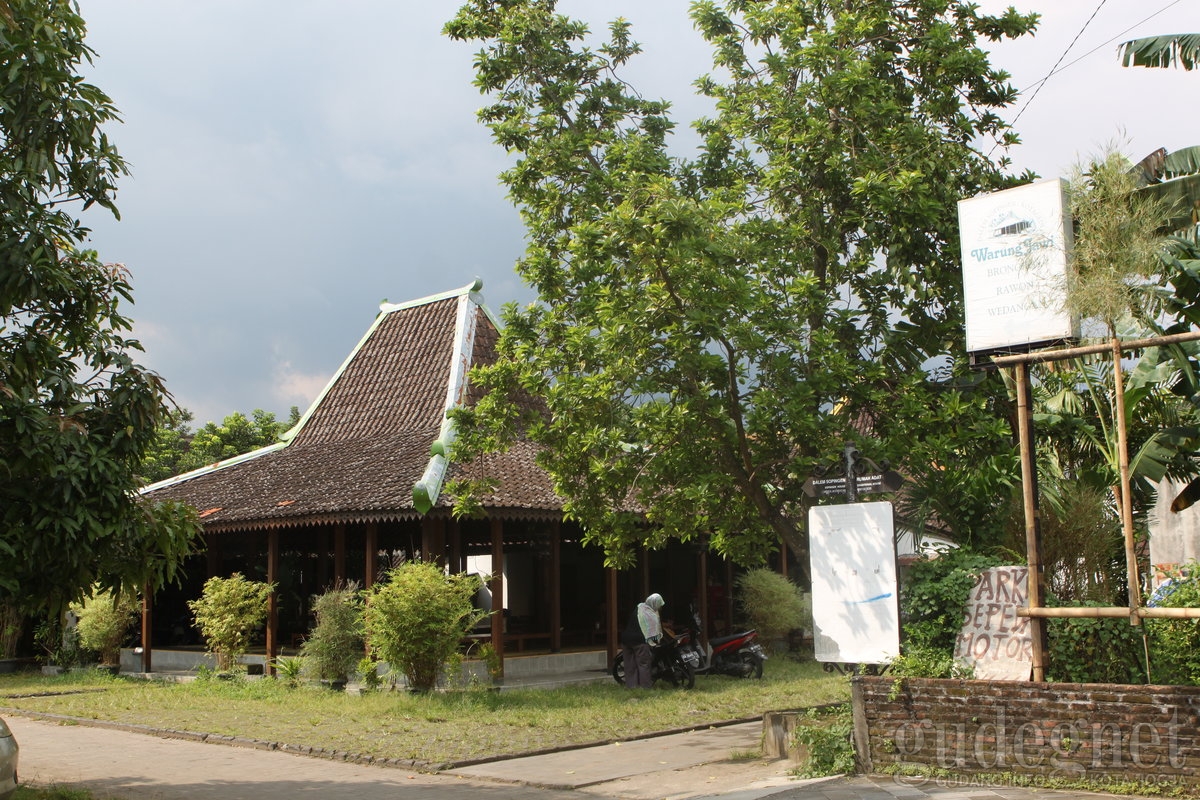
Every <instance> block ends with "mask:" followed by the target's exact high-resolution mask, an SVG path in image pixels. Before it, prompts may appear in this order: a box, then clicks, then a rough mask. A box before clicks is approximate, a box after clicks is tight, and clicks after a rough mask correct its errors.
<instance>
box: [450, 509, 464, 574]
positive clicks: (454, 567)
mask: <svg viewBox="0 0 1200 800" xmlns="http://www.w3.org/2000/svg"><path fill="white" fill-rule="evenodd" d="M446 553H447V557H448V558H449V561H450V571H451V572H452V573H455V574H457V573H459V572H462V571H463V570H464V569H466V559H464V558H463V547H462V527H461V526H460V525H459V524H458V520H454V519H452V520H450V521H449V522H447V523H446Z"/></svg>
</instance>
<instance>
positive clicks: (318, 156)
mask: <svg viewBox="0 0 1200 800" xmlns="http://www.w3.org/2000/svg"><path fill="white" fill-rule="evenodd" d="M1008 4H1009V3H1007V2H995V1H994V0H983V2H982V5H983V7H984V9H985V10H988V11H997V10H999V9H1001V8H1003V7H1005V6H1007V5H1008ZM80 6H81V8H82V11H83V15H84V17H85V18H86V19H87V21H88V29H89V38H88V41H89V43H90V44H91V46H92V47H93V48H94V49H95V50H96V51H97V52H98V59H97V62H96V65H95V67H94V68H93V69H92V70H91V71H90V73H89V77H90V78H91V80H92V81H93V82H95V83H96V84H97V85H99V86H100V87H101V88H102V89H103V90H104V91H106V92H107V93H108V94H109V95H110V96H111V97H112V98H113V100H114V102H115V103H116V105H117V107H118V108H119V109H120V110H121V113H122V117H123V119H124V123H123V124H122V125H119V126H116V127H114V128H113V129H112V130H110V135H111V137H112V138H113V139H114V141H115V142H116V144H117V146H118V148H119V149H120V151H121V153H122V154H123V155H124V156H125V158H126V159H127V160H128V161H129V163H130V165H131V167H132V171H133V175H132V177H129V178H127V179H125V180H124V181H123V183H122V184H121V187H120V191H119V194H118V197H117V202H118V205H119V207H120V209H121V214H122V219H121V221H120V222H115V221H113V220H111V219H109V218H105V217H104V216H101V215H92V214H91V213H90V212H89V216H87V217H86V218H85V219H86V221H87V223H88V224H89V225H91V227H92V228H93V230H94V234H93V238H92V244H93V246H94V247H95V248H96V249H97V250H99V252H100V256H101V258H102V259H103V260H105V261H115V262H122V263H124V264H125V265H126V266H127V267H129V269H130V270H131V271H132V274H133V287H134V296H135V299H136V305H135V306H134V308H133V309H132V316H133V318H134V319H135V320H136V331H135V333H136V335H137V336H138V337H139V338H140V339H141V340H142V343H143V344H144V345H145V347H146V350H147V353H146V355H145V358H144V361H145V363H147V364H148V365H149V366H151V367H152V368H154V369H155V370H157V371H158V372H159V373H160V374H162V375H163V376H164V378H165V379H166V382H167V385H168V387H169V389H170V390H171V391H172V393H173V394H174V396H175V399H176V401H177V402H178V403H179V404H180V405H182V406H184V407H185V408H188V409H191V410H192V411H193V412H194V413H195V414H196V417H197V424H203V423H204V422H206V421H208V420H216V421H219V420H220V419H221V418H223V417H224V416H225V415H226V414H229V413H231V412H233V411H243V412H247V413H248V412H250V411H251V410H253V409H255V408H263V409H266V410H269V411H274V412H275V413H277V414H279V415H280V416H284V415H286V413H287V410H288V408H289V407H290V406H292V405H297V406H300V407H301V410H303V409H304V408H305V407H307V405H308V404H309V403H310V402H311V401H312V399H313V398H314V397H315V396H316V394H317V392H318V391H319V390H320V389H321V387H323V386H324V384H325V383H326V381H328V379H329V378H330V376H331V375H332V374H333V372H334V371H335V370H336V369H337V367H338V366H339V365H340V364H341V362H342V360H343V359H344V358H345V356H346V355H347V354H348V353H349V352H350V350H351V348H352V347H354V345H355V344H356V343H357V342H358V340H359V338H360V337H361V336H362V334H363V333H364V332H365V331H366V329H367V327H368V326H369V325H370V323H371V321H372V320H373V318H374V316H375V313H376V311H377V310H378V304H379V302H380V301H381V300H383V299H385V298H386V299H387V300H389V301H391V302H399V301H404V300H409V299H415V298H419V297H424V296H427V295H430V294H435V293H439V292H443V291H446V290H449V289H455V288H458V287H461V286H463V285H465V284H468V283H470V282H471V281H472V280H474V279H475V278H476V277H480V278H482V279H483V281H484V289H483V294H484V297H485V298H486V299H487V302H488V305H489V306H490V307H492V308H493V309H494V310H497V311H498V310H499V308H500V306H501V305H503V304H504V303H506V302H510V301H514V300H515V301H519V302H527V301H529V300H531V299H532V297H533V295H532V292H531V291H530V290H529V289H528V288H526V287H523V286H522V285H521V283H520V281H519V280H518V279H517V277H516V275H515V273H514V271H513V263H514V262H515V260H516V259H517V257H518V256H519V255H520V253H521V250H522V230H521V227H520V224H519V220H518V218H517V214H516V211H515V210H514V209H513V208H512V207H511V206H510V205H509V203H508V202H507V200H506V199H505V196H504V191H503V189H502V188H501V187H500V185H499V182H498V180H497V177H496V176H497V174H498V173H499V172H500V171H501V170H502V169H503V168H504V165H505V157H504V155H503V153H501V152H500V151H499V149H498V148H497V147H495V146H494V145H493V144H492V143H491V141H490V138H489V134H488V132H487V131H486V129H484V128H483V127H482V126H481V125H479V124H478V123H477V122H476V120H475V111H476V109H478V108H479V107H480V106H481V105H482V104H483V101H482V99H481V97H480V96H479V95H478V93H477V92H476V90H475V89H474V88H473V87H472V85H471V79H472V70H471V62H472V56H473V53H474V50H475V48H474V47H473V46H471V45H464V44H460V43H456V42H452V41H450V40H449V39H447V38H445V37H443V36H442V35H441V34H440V31H441V27H442V25H443V24H444V23H445V21H446V20H447V19H449V18H450V17H452V16H453V14H454V12H455V10H456V8H457V6H458V3H457V2H454V1H453V0H426V1H425V2H420V3H417V2H396V0H345V2H338V3H334V2H331V1H330V0H252V1H250V2H247V0H236V1H235V0H199V1H197V0H80ZM687 6H688V3H687V0H591V1H590V2H589V1H588V0H574V2H568V3H564V4H563V5H562V6H561V7H562V8H563V9H564V10H566V11H568V12H570V13H572V14H575V15H580V16H583V17H585V18H586V19H589V20H591V21H593V22H594V23H597V26H596V27H602V24H603V23H604V22H605V21H607V20H608V19H609V18H611V17H615V16H618V15H622V16H625V17H626V18H628V19H629V20H630V21H631V22H632V23H633V26H634V35H635V38H637V39H638V40H639V41H640V42H642V44H643V46H644V48H645V50H646V53H645V54H644V55H643V56H641V57H640V58H639V60H638V63H637V64H636V69H635V70H634V71H633V73H632V76H633V82H634V83H635V85H637V87H638V88H639V89H640V90H641V91H642V93H643V94H645V95H647V96H661V97H667V98H668V99H671V100H672V101H673V102H674V104H675V108H676V112H677V117H676V121H677V122H678V123H680V127H681V128H683V129H685V130H686V127H687V123H688V122H690V120H691V119H692V118H693V117H694V116H696V115H697V114H698V113H702V112H703V109H704V106H703V104H702V103H700V102H699V101H697V100H696V99H694V98H693V97H692V94H691V88H690V82H691V79H692V78H693V77H695V76H696V75H697V74H700V73H702V72H703V71H705V70H706V69H707V67H708V64H709V61H708V54H707V51H706V50H705V48H704V46H703V43H702V42H700V41H699V37H698V36H697V35H696V34H695V32H694V31H693V30H692V28H691V24H690V21H689V20H688V18H687ZM1017 6H1018V8H1020V9H1022V10H1035V11H1040V12H1041V13H1042V14H1043V20H1042V24H1041V30H1040V32H1039V33H1038V35H1037V36H1036V37H1034V38H1032V39H1027V40H1025V41H1021V42H1017V43H1010V44H1006V45H1004V46H1003V47H1000V48H997V49H996V51H995V54H994V60H995V62H996V63H998V64H1000V65H1002V66H1003V67H1004V68H1005V69H1007V70H1008V71H1009V72H1010V73H1012V75H1013V83H1014V84H1015V85H1016V86H1018V87H1019V88H1022V89H1026V90H1027V91H1026V92H1025V94H1024V97H1023V98H1022V100H1021V101H1020V102H1019V103H1018V106H1017V109H1022V110H1021V116H1020V118H1019V120H1018V121H1017V129H1018V131H1019V133H1020V134H1021V136H1022V138H1023V140H1024V144H1023V145H1021V146H1020V147H1018V148H1016V149H1015V150H1014V151H1013V152H1012V154H1011V155H1012V157H1013V159H1014V162H1015V165H1014V166H1015V168H1016V169H1018V170H1019V169H1025V168H1028V169H1032V170H1034V171H1036V172H1038V173H1039V174H1041V175H1042V176H1044V177H1052V176H1055V175H1059V174H1065V173H1066V172H1067V171H1069V169H1070V167H1071V165H1072V164H1074V163H1075V162H1077V161H1078V160H1079V159H1080V158H1081V157H1083V156H1086V155H1087V154H1089V153H1094V152H1096V151H1098V150H1100V149H1102V148H1103V147H1104V146H1105V145H1106V144H1108V143H1111V142H1118V143H1120V144H1121V149H1122V150H1124V151H1125V152H1126V153H1127V154H1128V155H1131V156H1133V157H1134V158H1139V159H1140V158H1141V157H1142V156H1144V155H1146V154H1147V153H1149V152H1150V151H1152V150H1154V149H1155V148H1157V147H1166V148H1167V149H1168V150H1176V149H1179V148H1182V147H1186V146H1190V145H1193V144H1200V133H1198V132H1197V131H1200V124H1198V122H1200V105H1198V104H1197V103H1196V102H1195V98H1196V96H1197V90H1200V72H1191V73H1188V72H1183V71H1176V70H1144V69H1136V70H1134V69H1122V68H1121V67H1120V66H1119V62H1118V59H1117V57H1116V47H1117V44H1118V43H1119V42H1120V41H1123V40H1124V39H1127V38H1133V37H1135V36H1148V35H1153V34H1158V33H1184V32H1194V31H1196V30H1200V19H1198V17H1200V14H1198V13H1197V12H1196V10H1195V7H1194V0H1182V1H1181V0H1137V1H1136V2H1135V0H1107V1H1106V2H1105V1H1103V0H1033V2H1031V3H1017ZM1097 6H1099V10H1098V11H1097ZM1093 12H1095V16H1094V18H1093V19H1092V20H1091V22H1090V24H1088V26H1087V28H1086V30H1085V31H1084V33H1083V34H1082V35H1081V36H1079V38H1078V41H1077V42H1075V44H1074V46H1073V47H1071V49H1070V51H1069V52H1067V55H1066V57H1065V58H1064V59H1063V60H1062V67H1060V69H1061V72H1060V73H1058V74H1057V75H1054V76H1053V77H1051V78H1049V80H1047V81H1046V82H1045V83H1044V85H1042V86H1041V89H1040V91H1039V92H1038V94H1037V95H1036V97H1033V99H1032V102H1029V104H1028V105H1027V106H1025V105H1024V104H1025V102H1026V101H1027V100H1029V98H1030V96H1031V95H1032V93H1033V91H1035V90H1036V89H1037V86H1038V82H1039V81H1041V80H1042V79H1043V78H1045V77H1046V76H1047V75H1048V74H1049V73H1050V71H1051V69H1052V68H1053V66H1054V64H1055V63H1056V62H1057V61H1058V60H1059V58H1060V57H1061V56H1063V53H1064V51H1066V48H1067V47H1068V45H1070V44H1071V42H1072V40H1073V39H1075V37H1076V36H1077V34H1079V32H1080V30H1081V29H1083V28H1084V26H1085V23H1088V20H1089V17H1092V15H1093ZM1077 59H1078V60H1077ZM1016 113H1017V111H1016V110H1014V111H1013V112H1012V114H1011V115H1010V119H1011V117H1012V115H1015V114H1016Z"/></svg>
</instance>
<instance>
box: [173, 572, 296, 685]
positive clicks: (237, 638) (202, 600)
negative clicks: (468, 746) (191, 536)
mask: <svg viewBox="0 0 1200 800" xmlns="http://www.w3.org/2000/svg"><path fill="white" fill-rule="evenodd" d="M274 590H275V587H274V586H272V585H271V584H269V583H262V582H259V581H251V580H246V578H244V577H243V576H242V575H241V573H237V572H235V573H234V574H233V575H232V576H231V577H228V578H209V579H208V580H207V581H205V582H204V591H203V592H202V593H201V595H200V597H199V598H197V599H196V600H189V601H188V608H190V609H191V610H192V615H193V616H194V617H195V619H196V627H197V628H199V629H200V635H201V636H202V637H204V643H205V645H206V646H207V647H208V652H209V653H211V654H213V655H214V656H216V659H217V671H218V672H230V671H232V670H233V668H234V665H235V664H236V663H237V660H238V658H239V657H241V656H242V655H244V654H245V652H246V650H248V649H249V647H250V635H251V634H252V633H253V632H254V629H255V628H257V627H259V626H261V625H263V624H264V623H265V622H266V621H267V603H268V602H269V601H270V599H271V592H273V591H274Z"/></svg>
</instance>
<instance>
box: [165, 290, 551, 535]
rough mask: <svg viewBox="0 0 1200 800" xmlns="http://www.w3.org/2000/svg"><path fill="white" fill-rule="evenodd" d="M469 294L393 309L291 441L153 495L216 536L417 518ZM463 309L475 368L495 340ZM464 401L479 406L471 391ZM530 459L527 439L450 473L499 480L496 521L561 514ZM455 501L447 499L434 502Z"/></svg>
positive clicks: (490, 501)
mask: <svg viewBox="0 0 1200 800" xmlns="http://www.w3.org/2000/svg"><path fill="white" fill-rule="evenodd" d="M462 294H463V293H459V294H452V295H449V296H443V297H440V298H434V299H431V300H430V301H429V302H421V301H417V302H416V303H413V304H410V305H407V306H403V307H396V308H390V309H389V308H385V310H384V311H383V312H382V314H381V317H380V318H378V319H377V320H376V324H375V325H374V326H373V327H372V329H371V331H369V334H368V336H367V337H366V338H365V339H364V340H363V341H362V342H361V343H360V345H359V347H358V348H357V349H356V350H355V351H354V352H353V353H352V354H351V357H350V358H349V359H348V360H347V362H346V363H345V364H344V365H343V367H342V369H341V371H340V372H339V373H338V375H337V376H336V378H335V380H334V381H333V382H332V383H331V385H330V386H329V387H328V388H327V389H326V391H325V393H324V394H323V395H322V396H321V397H320V398H319V399H318V400H317V403H316V404H315V405H314V407H313V408H312V409H310V410H309V412H308V414H306V415H305V417H304V418H303V420H302V422H301V427H300V429H299V431H297V433H296V434H295V436H294V437H293V438H292V441H291V442H290V443H289V444H288V445H287V446H285V447H282V448H277V449H273V450H269V451H264V452H261V453H259V454H256V455H255V456H253V457H249V458H246V459H244V460H239V461H234V462H233V463H226V464H221V465H216V466H215V467H214V468H211V469H208V470H204V471H199V472H197V473H194V474H189V475H188V476H181V477H180V478H176V479H173V480H172V481H165V482H163V483H162V484H157V485H155V486H152V487H149V488H148V490H147V492H146V494H147V496H148V497H149V498H150V499H153V500H167V499H172V500H180V501H183V502H186V503H188V504H190V505H192V506H194V507H195V508H197V509H204V519H203V522H204V525H205V528H206V529H208V530H212V531H219V530H241V529H255V528H264V527H277V526H284V525H298V524H308V523H311V522H360V521H369V520H375V521H382V520H387V519H399V518H410V517H414V516H417V511H416V509H415V508H414V506H413V486H414V484H415V483H416V482H417V481H418V480H420V479H421V477H422V474H423V472H424V471H425V469H426V467H427V466H428V465H429V463H430V456H431V447H432V445H433V443H434V442H435V441H437V440H438V438H439V436H440V435H441V433H442V429H443V421H444V419H445V406H446V402H447V395H448V393H449V391H450V381H451V380H452V371H453V370H452V365H453V364H454V363H455V359H456V358H458V356H456V355H455V353H456V318H457V315H458V308H459V305H458V304H459V302H460V298H461V296H462ZM467 311H468V313H469V314H471V315H474V317H473V321H474V326H473V330H474V334H475V336H474V341H473V346H472V347H471V349H470V359H471V362H472V363H483V362H490V361H491V360H492V359H494V357H495V347H496V341H497V339H498V337H499V333H498V331H497V330H496V328H495V325H494V324H493V323H492V321H491V319H490V318H489V317H488V315H487V314H486V313H485V312H484V310H483V309H482V307H480V306H479V305H477V304H476V303H475V301H474V300H473V299H472V300H471V301H470V305H469V306H468V307H467ZM467 327H468V328H470V327H471V326H469V325H468V326H467ZM463 366H469V364H466V365H463ZM464 399H465V400H466V402H471V401H472V400H473V398H472V397H471V396H470V392H469V391H468V392H467V397H466V398H464ZM534 458H535V451H534V448H533V446H532V445H530V444H528V443H521V444H519V445H517V446H516V447H514V448H513V449H512V450H511V451H510V452H508V453H505V454H503V455H497V456H489V457H487V458H486V459H482V460H480V461H479V462H478V463H476V464H474V465H472V466H471V467H470V468H469V470H468V469H467V468H464V467H461V466H457V465H451V466H450V468H449V475H450V477H455V476H458V475H467V474H472V475H478V474H479V471H480V470H483V471H486V473H487V474H488V475H490V476H494V477H496V478H498V479H499V481H500V485H499V488H498V489H497V490H496V492H495V493H494V494H493V495H491V496H490V497H487V498H484V506H485V507H486V508H489V509H492V510H493V513H496V514H497V515H498V516H510V517H511V516H529V515H544V514H546V513H551V512H553V513H557V512H559V511H561V509H562V501H561V500H560V499H559V498H558V497H557V496H556V495H555V494H554V492H553V489H552V488H551V485H550V480H549V477H548V476H547V475H546V474H545V473H544V472H543V471H542V470H541V469H540V468H538V467H537V465H536V463H535V460H534ZM451 502H452V498H448V497H446V496H445V495H444V494H443V495H442V496H440V497H439V498H438V500H437V503H436V505H435V507H436V508H442V509H445V508H448V507H449V506H450V504H451Z"/></svg>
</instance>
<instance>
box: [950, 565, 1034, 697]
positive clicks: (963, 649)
mask: <svg viewBox="0 0 1200 800" xmlns="http://www.w3.org/2000/svg"><path fill="white" fill-rule="evenodd" d="M1028 581H1029V568H1028V567H992V568H991V569H986V570H984V571H983V572H981V573H980V574H979V578H978V579H977V580H976V581H975V586H974V587H973V588H972V589H971V595H970V598H969V599H968V600H967V605H966V607H965V608H964V609H963V627H962V633H960V634H959V635H958V642H957V643H956V644H955V645H954V660H955V661H958V662H960V663H962V664H965V665H966V666H969V667H971V668H973V669H974V671H975V677H976V678H980V679H984V680H1000V681H1024V680H1029V671H1030V669H1031V668H1032V667H1033V637H1032V636H1031V635H1030V631H1029V617H1018V616H1017V609H1018V608H1020V607H1021V606H1024V605H1027V604H1028V600H1027V598H1028V597H1029V582H1028Z"/></svg>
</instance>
